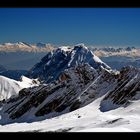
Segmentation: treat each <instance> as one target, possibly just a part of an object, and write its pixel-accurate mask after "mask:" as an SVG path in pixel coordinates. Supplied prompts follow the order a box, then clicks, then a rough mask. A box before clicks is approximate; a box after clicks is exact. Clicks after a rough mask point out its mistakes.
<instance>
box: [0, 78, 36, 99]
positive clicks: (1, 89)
mask: <svg viewBox="0 0 140 140" xmlns="http://www.w3.org/2000/svg"><path fill="white" fill-rule="evenodd" d="M34 81H36V80H34ZM37 84H38V83H36V84H35V82H33V80H32V79H29V78H27V77H25V76H22V77H21V81H16V80H13V79H10V78H7V77H4V76H0V101H2V100H3V99H4V100H7V99H9V98H10V97H11V96H13V95H18V92H19V91H20V90H21V89H23V88H28V87H31V86H35V85H37Z"/></svg>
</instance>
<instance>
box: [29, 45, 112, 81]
mask: <svg viewBox="0 0 140 140" xmlns="http://www.w3.org/2000/svg"><path fill="white" fill-rule="evenodd" d="M85 63H88V64H89V65H90V66H91V67H93V68H94V69H98V68H101V67H103V68H106V69H111V68H110V67H109V66H107V65H106V64H105V63H103V62H102V61H101V60H100V59H99V58H98V57H97V56H95V55H94V54H93V53H92V51H90V50H89V49H88V48H87V47H85V46H84V45H83V44H81V45H77V46H74V48H67V47H61V48H58V49H56V50H54V51H52V52H50V53H48V54H47V55H46V56H45V57H43V58H42V59H41V62H39V63H37V64H36V65H35V66H34V67H33V68H32V69H31V70H30V72H29V73H28V76H29V77H30V78H39V79H40V80H42V81H45V83H49V82H52V81H54V80H56V79H57V78H58V77H59V76H60V74H61V72H63V71H64V70H65V69H68V68H70V67H73V66H76V65H79V64H85Z"/></svg>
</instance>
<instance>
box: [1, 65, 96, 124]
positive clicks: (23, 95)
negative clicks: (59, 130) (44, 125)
mask: <svg viewBox="0 0 140 140" xmlns="http://www.w3.org/2000/svg"><path fill="white" fill-rule="evenodd" d="M98 75H99V74H98V72H97V71H96V70H95V69H93V68H92V67H90V66H89V65H88V64H84V65H79V66H75V67H71V68H69V69H68V70H65V71H64V72H63V73H62V74H61V75H60V76H59V79H58V80H57V81H54V82H52V83H50V84H47V85H40V86H39V87H33V88H28V89H23V90H21V91H20V92H19V96H18V97H16V98H10V99H9V100H7V101H6V102H5V103H4V104H3V109H2V110H1V111H0V115H1V116H2V120H1V122H5V120H6V122H7V119H8V120H10V119H13V120H15V119H18V118H19V119H20V118H25V120H28V117H27V118H26V115H27V116H28V115H29V116H30V117H32V118H33V117H34V116H35V117H40V116H44V115H48V116H46V117H47V118H48V117H49V115H50V114H52V115H51V117H52V116H57V115H59V114H63V113H66V112H70V111H73V110H75V109H77V108H79V107H80V106H81V104H82V102H81V101H80V100H79V98H80V95H81V94H82V92H83V91H84V90H86V88H87V87H88V86H89V85H90V84H91V82H92V81H94V79H96V78H97V77H98Z"/></svg>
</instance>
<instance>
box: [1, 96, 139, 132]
mask: <svg viewBox="0 0 140 140" xmlns="http://www.w3.org/2000/svg"><path fill="white" fill-rule="evenodd" d="M102 99H103V97H100V98H98V99H97V100H95V101H93V102H92V103H90V104H88V105H87V106H85V107H83V108H80V109H77V110H75V111H73V112H70V113H66V114H63V115H61V116H57V117H54V118H50V119H46V120H43V121H38V122H33V123H28V122H23V123H12V124H7V125H0V132H140V100H138V101H137V102H134V103H133V104H131V105H130V106H128V107H127V108H124V107H121V108H118V109H115V110H111V111H108V112H101V111H100V109H99V108H100V102H101V100H102Z"/></svg>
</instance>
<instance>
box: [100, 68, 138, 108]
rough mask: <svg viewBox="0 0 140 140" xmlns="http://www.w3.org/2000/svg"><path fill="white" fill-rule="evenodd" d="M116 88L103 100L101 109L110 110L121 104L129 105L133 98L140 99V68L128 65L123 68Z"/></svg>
mask: <svg viewBox="0 0 140 140" xmlns="http://www.w3.org/2000/svg"><path fill="white" fill-rule="evenodd" d="M116 82H117V84H116V87H115V89H114V90H112V91H111V92H109V93H108V94H107V95H106V96H105V98H104V99H103V100H102V102H101V110H102V111H109V110H112V109H115V108H118V107H120V106H122V105H123V106H124V107H127V106H128V105H129V104H130V103H131V102H132V101H133V100H137V99H140V69H137V68H134V67H131V66H128V67H124V68H122V69H121V71H120V74H119V75H118V76H117V81H116Z"/></svg>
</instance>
